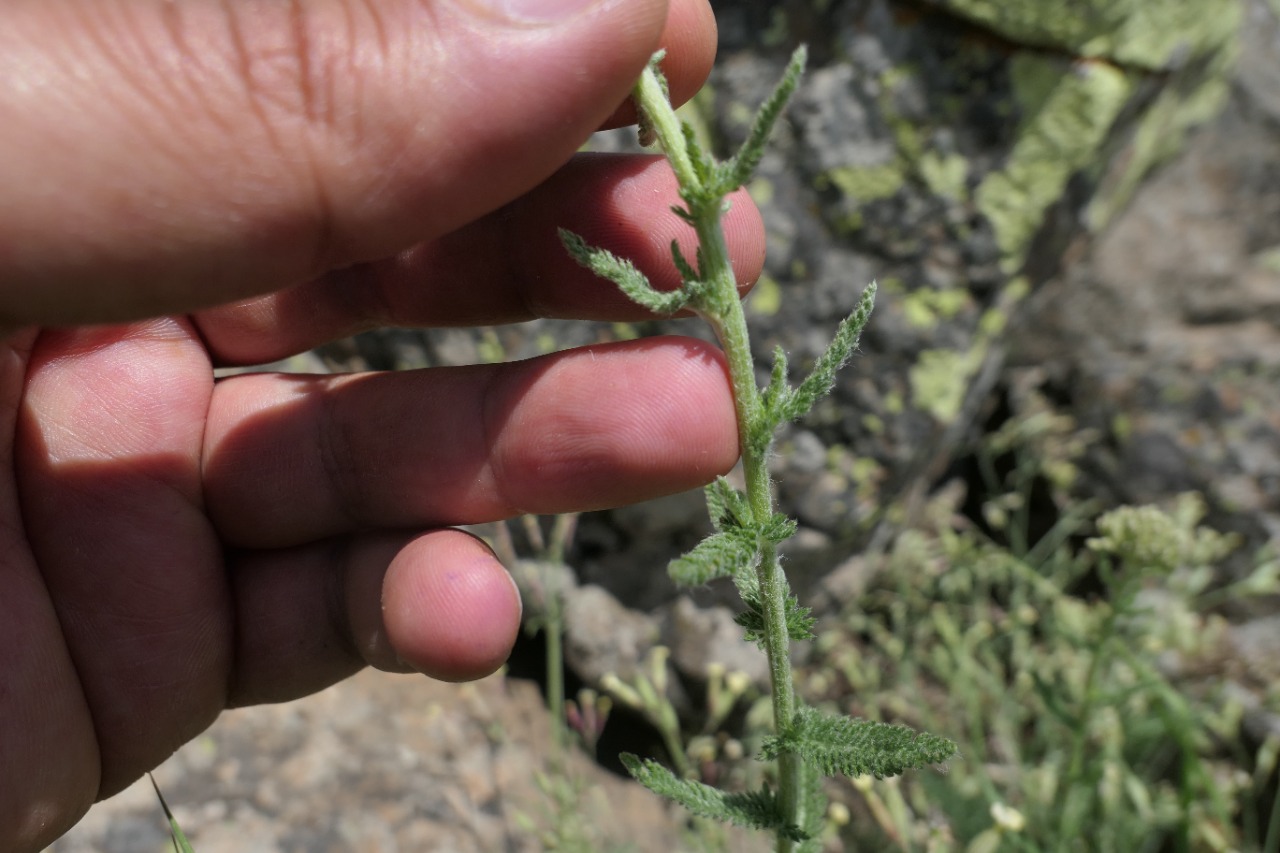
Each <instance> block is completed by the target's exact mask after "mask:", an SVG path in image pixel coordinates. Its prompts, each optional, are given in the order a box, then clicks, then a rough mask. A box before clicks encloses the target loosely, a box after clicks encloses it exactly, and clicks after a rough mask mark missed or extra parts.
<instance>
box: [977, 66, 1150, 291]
mask: <svg viewBox="0 0 1280 853" xmlns="http://www.w3.org/2000/svg"><path fill="white" fill-rule="evenodd" d="M1011 72H1012V75H1013V80H1014V92H1015V97H1016V98H1017V100H1018V103H1019V106H1020V108H1021V110H1022V116H1023V119H1022V122H1021V126H1020V127H1019V129H1018V133H1017V141H1016V142H1015V143H1014V146H1013V148H1012V150H1011V151H1010V152H1009V157H1008V160H1007V161H1006V163H1005V165H1004V168H1002V169H1000V170H999V171H996V172H992V173H991V174H989V175H987V177H986V178H984V179H983V181H982V183H981V184H980V185H979V186H978V189H977V192H976V193H975V201H976V203H977V206H978V209H979V210H981V211H982V213H983V214H984V215H985V216H986V217H987V219H988V221H990V222H991V225H992V228H993V229H994V230H995V235H996V242H997V244H998V245H999V247H1000V249H1001V253H1002V255H1003V258H1002V265H1003V266H1004V268H1005V269H1006V270H1007V271H1010V272H1012V271H1013V270H1016V269H1017V268H1018V267H1020V266H1021V265H1022V261H1023V259H1024V258H1025V256H1026V251H1027V248H1028V246H1029V244H1030V242H1031V239H1032V237H1034V236H1035V234H1036V232H1037V231H1038V230H1039V228H1040V224H1041V223H1042V221H1043V219H1044V213H1045V210H1046V209H1047V208H1048V207H1049V205H1050V204H1052V203H1053V202H1055V201H1057V200H1058V199H1059V198H1060V197H1061V195H1062V192H1063V190H1064V189H1065V188H1066V186H1067V181H1068V180H1070V178H1071V176H1072V175H1074V174H1075V173H1076V172H1078V171H1080V170H1081V169H1083V168H1085V167H1086V166H1088V165H1089V164H1091V163H1092V162H1094V160H1095V156H1096V154H1097V152H1098V149H1099V148H1100V146H1101V144H1102V142H1103V141H1104V140H1105V139H1106V137H1107V133H1108V131H1110V129H1111V127H1112V124H1113V123H1114V121H1115V118H1116V115H1117V114H1118V113H1119V112H1120V109H1121V108H1122V107H1123V106H1124V104H1125V101H1126V99H1127V98H1128V95H1129V92H1130V89H1131V83H1130V81H1129V79H1128V78H1127V76H1126V75H1125V73H1124V72H1122V71H1121V70H1120V69H1118V68H1115V67H1113V66H1110V65H1106V64H1105V63H1098V62H1091V63H1074V64H1068V63H1064V62H1062V61H1061V60H1059V59H1056V58H1052V57H1045V56H1041V55H1038V54H1031V53H1022V54H1018V55H1017V56H1015V57H1014V58H1013V60H1012V61H1011Z"/></svg>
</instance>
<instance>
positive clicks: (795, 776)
mask: <svg viewBox="0 0 1280 853" xmlns="http://www.w3.org/2000/svg"><path fill="white" fill-rule="evenodd" d="M634 95H635V98H636V101H637V102H638V104H639V106H640V109H641V110H642V111H643V112H644V114H645V116H646V117H647V119H648V121H649V123H650V127H651V129H652V131H653V133H654V135H655V136H656V137H657V139H658V142H659V143H660V144H661V146H662V149H663V151H664V152H665V153H666V156H667V159H668V160H669V161H670V162H671V165H672V169H673V171H674V172H675V173H676V178H677V180H678V181H679V183H680V187H681V189H682V190H683V192H682V196H683V197H684V199H685V202H686V204H687V205H688V212H689V214H690V215H691V217H692V221H693V225H694V230H695V231H696V232H697V235H698V240H699V244H700V246H701V263H700V269H699V274H700V275H701V277H702V280H703V282H704V283H705V285H706V287H705V290H702V292H701V293H700V298H699V299H698V300H696V301H695V302H694V303H693V308H694V309H695V310H696V311H697V312H698V313H699V314H700V315H701V316H702V317H703V318H704V319H705V320H706V321H707V322H708V323H709V324H710V325H711V326H712V328H713V329H714V330H715V332H716V336H717V337H718V338H719V339H720V344H721V346H722V347H723V349H724V352H725V356H726V358H727V360H728V362H729V377H730V382H731V384H732V387H733V398H734V405H735V407H736V409H737V417H738V442H739V447H740V449H741V453H742V467H743V472H744V475H745V478H746V495H747V501H748V505H749V506H750V508H751V513H752V516H753V520H754V521H756V522H759V523H763V522H765V521H767V520H768V519H769V518H771V517H772V516H773V512H774V507H773V492H772V489H771V487H770V483H769V472H768V468H767V466H766V460H767V457H768V452H769V446H770V442H768V441H762V440H760V439H759V438H758V436H760V435H762V434H765V433H769V432H771V430H769V428H768V427H767V426H766V425H765V424H763V423H762V421H763V420H764V417H765V416H764V405H763V403H762V401H761V399H760V389H759V387H758V386H757V385H756V379H755V364H754V362H753V361H752V357H751V342H750V338H749V336H748V333H747V320H746V315H745V314H744V312H743V309H742V302H741V300H740V298H739V296H738V287H737V281H736V279H735V278H734V274H733V268H732V266H731V265H730V263H729V253H728V248H727V244H726V243H725V238H724V231H723V229H722V227H721V225H720V216H721V213H722V202H721V200H720V199H718V198H714V199H709V198H706V196H705V194H703V193H700V192H699V191H701V190H703V189H704V188H703V186H702V183H701V181H700V180H699V177H698V174H697V172H696V170H695V169H694V168H693V165H692V161H691V159H690V156H689V152H688V148H687V146H686V144H685V138H684V134H683V132H682V131H681V128H680V122H679V120H678V119H677V117H676V115H675V111H674V110H673V109H672V108H671V105H670V103H668V101H667V96H666V93H665V92H664V91H663V88H662V86H661V84H660V83H659V82H658V79H657V77H656V75H655V74H654V72H653V70H652V68H647V69H645V72H644V74H643V75H642V76H641V78H640V81H639V82H638V83H637V84H636V87H635V92H634ZM700 196H701V197H700ZM757 578H758V581H759V584H760V596H761V601H762V604H763V611H764V621H765V651H766V654H767V656H768V659H769V681H770V688H771V699H772V702H773V717H774V727H775V730H781V729H782V728H783V727H785V726H788V725H790V724H791V721H792V720H793V719H795V716H796V695H795V686H794V683H793V680H792V675H791V638H790V636H789V635H788V633H787V620H786V609H785V608H786V599H787V583H786V578H785V577H784V575H783V573H782V567H781V565H780V563H779V561H778V552H777V547H776V546H775V545H774V543H772V542H763V543H762V548H761V559H760V564H759V567H758V568H757ZM802 774H803V768H802V766H801V762H800V758H799V756H798V755H796V754H795V753H794V752H789V751H784V752H782V753H781V754H780V755H779V756H778V795H779V798H780V801H781V804H782V813H783V815H784V816H785V817H786V818H787V820H789V821H790V822H791V823H792V824H793V825H795V826H803V825H804V824H803V822H802V818H803V815H801V814H800V806H801V796H800V793H801V788H802V785H801V779H802ZM794 849H795V844H794V842H792V841H790V840H787V839H785V838H783V837H781V836H779V837H778V841H777V850H778V851H779V853H790V851H792V850H794Z"/></svg>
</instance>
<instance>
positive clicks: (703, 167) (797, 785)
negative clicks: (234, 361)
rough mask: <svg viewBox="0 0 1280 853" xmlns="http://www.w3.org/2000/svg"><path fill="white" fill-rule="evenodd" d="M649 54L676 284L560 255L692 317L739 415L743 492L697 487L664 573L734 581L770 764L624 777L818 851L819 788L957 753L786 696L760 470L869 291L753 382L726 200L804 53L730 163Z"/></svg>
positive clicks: (813, 396) (782, 636) (634, 295)
mask: <svg viewBox="0 0 1280 853" xmlns="http://www.w3.org/2000/svg"><path fill="white" fill-rule="evenodd" d="M660 60H661V54H658V55H656V56H655V57H654V58H653V60H652V61H651V62H650V63H649V66H648V68H647V69H646V70H645V72H644V74H643V75H642V76H641V78H640V80H639V82H638V83H637V84H636V86H635V89H634V92H633V96H634V99H635V101H636V104H637V106H638V108H639V112H640V126H641V139H642V141H646V142H652V141H656V142H657V143H658V144H659V145H660V146H661V148H662V151H663V152H664V154H665V155H666V157H667V160H668V161H669V162H670V164H671V167H672V169H673V170H674V172H675V175H676V179H677V181H678V183H679V188H680V198H681V201H682V202H683V206H678V207H675V208H673V211H674V212H675V215H676V216H679V217H680V218H681V219H683V220H684V221H685V222H687V223H689V225H690V226H692V227H693V229H694V231H695V232H696V234H697V237H698V243H699V245H698V249H697V253H696V255H695V257H694V258H693V259H689V258H687V257H685V255H684V254H682V252H681V251H680V249H679V247H678V246H677V245H676V244H675V243H674V242H673V243H672V246H671V254H672V259H673V262H674V263H675V266H676V269H677V270H678V271H679V273H680V277H681V279H682V284H681V286H680V287H679V288H677V289H675V290H672V291H659V290H656V289H654V288H653V287H652V286H651V285H650V284H649V281H648V279H646V277H645V276H644V274H643V273H641V272H640V271H639V270H638V269H636V267H635V266H634V265H633V264H632V263H630V262H629V261H627V260H626V259H623V258H619V257H617V256H616V255H613V254H612V253H610V252H608V251H606V250H604V249H599V248H594V247H591V246H588V245H587V244H586V242H585V241H584V240H583V239H582V238H581V237H579V236H578V235H576V234H573V233H570V232H568V231H563V230H562V231H561V232H560V236H561V239H562V240H563V241H564V244H565V247H566V248H567V249H568V251H569V253H570V254H571V255H572V256H573V257H574V258H575V259H576V260H577V261H578V262H579V263H581V264H582V265H583V266H585V267H587V268H588V269H590V270H592V271H593V272H595V273H596V274H597V275H600V276H602V277H603V278H606V279H609V280H610V281H612V282H614V283H616V284H617V286H618V287H619V288H620V289H621V290H622V291H623V292H624V293H625V294H626V295H627V296H628V297H630V298H631V299H632V300H634V301H635V302H636V303H638V304H640V305H642V306H643V307H645V308H648V309H649V310H651V311H653V312H654V313H657V314H664V315H670V314H674V313H676V312H678V311H681V310H685V309H687V310H691V311H693V312H694V313H696V314H697V315H698V316H700V317H702V318H703V319H704V320H705V321H706V322H707V323H709V324H710V325H711V327H712V328H713V329H714V331H715V333H716V336H717V337H718V338H719V340H720V343H721V346H723V348H724V351H725V354H726V357H727V360H728V363H729V372H730V378H731V382H732V385H733V394H734V402H735V405H736V407H737V417H738V437H739V444H740V447H741V452H742V467H743V474H744V478H745V483H746V489H745V491H744V490H739V489H737V488H736V487H734V486H733V485H732V484H731V483H730V482H729V481H728V480H726V479H725V478H723V477H722V478H719V479H717V480H716V481H715V482H714V483H712V484H711V485H710V486H708V487H707V489H706V497H707V509H708V511H709V513H710V516H711V523H712V526H713V528H714V529H713V532H712V533H711V535H709V536H708V537H707V538H706V539H704V540H703V541H702V542H701V543H700V544H699V545H697V546H696V547H695V548H694V549H693V550H692V551H690V552H689V553H687V554H685V555H684V556H683V557H680V558H679V559H677V560H674V561H673V562H672V563H671V565H670V567H669V571H670V574H671V576H672V578H673V579H674V580H675V581H676V582H677V583H678V584H681V585H685V586H699V585H702V584H705V583H707V582H709V581H711V580H714V579H716V578H722V577H728V578H732V580H733V582H734V584H735V585H736V586H737V589H738V592H739V594H740V596H741V598H742V602H743V604H744V607H745V609H744V610H743V612H742V613H741V614H740V615H739V616H738V617H737V621H738V623H739V624H740V625H742V626H743V628H744V629H745V632H746V637H747V639H748V640H749V641H753V642H755V643H757V644H758V645H759V646H760V647H761V648H762V649H763V650H764V652H765V654H766V655H767V656H768V659H769V672H770V688H771V699H772V705H773V719H774V733H773V734H772V736H770V737H768V738H767V739H766V741H765V744H764V748H763V750H762V753H761V755H760V756H759V758H760V759H761V760H763V761H776V763H777V765H776V773H775V774H774V776H775V778H776V787H769V786H766V787H762V788H760V789H759V790H755V791H748V792H741V793H727V792H725V791H721V790H719V789H717V788H714V787H711V786H709V785H705V784H703V783H701V782H699V781H697V780H694V779H689V778H682V777H680V776H678V775H676V774H675V773H673V772H671V771H670V770H668V769H667V768H665V767H663V766H662V765H661V764H659V763H657V762H655V761H651V760H641V759H639V758H637V757H636V756H634V755H624V756H623V761H624V763H625V764H626V766H627V769H628V770H629V771H630V772H631V774H632V775H633V776H634V777H635V778H636V779H637V780H639V781H640V782H641V783H642V784H644V785H645V786H646V787H648V788H650V789H651V790H653V791H655V792H657V793H659V794H662V795H663V796H666V797H669V798H670V799H672V800H675V801H676V802H678V803H680V804H681V805H683V806H684V807H685V808H687V809H688V810H689V811H691V812H693V813H694V814H696V815H699V816H702V817H709V818H715V819H718V820H722V821H727V822H730V823H734V824H738V825H740V826H746V827H751V828H757V829H761V830H765V831H768V832H771V833H773V834H774V836H775V837H776V839H777V848H776V849H777V850H778V851H785V852H786V853H789V852H790V851H816V850H819V849H820V848H821V839H820V837H819V836H820V832H821V829H822V825H823V819H824V815H825V812H826V801H825V797H824V795H823V791H822V777H824V776H834V775H845V776H862V775H873V776H876V777H886V776H894V775H897V774H899V773H902V772H903V771H905V770H908V769H918V768H921V767H925V766H927V765H933V764H939V763H941V762H944V761H946V760H947V759H949V758H951V757H952V756H953V755H954V754H955V751H956V747H955V744H953V743H952V742H950V741H948V740H945V739H943V738H940V737H935V736H933V735H930V734H923V733H918V732H915V731H913V730H911V729H908V728H906V727H904V726H896V725H888V724H885V723H879V722H871V721H868V720H859V719H853V718H851V717H843V716H833V715H829V714H825V713H822V712H820V711H818V710H817V709H814V708H811V707H806V706H805V705H804V704H803V703H802V702H801V701H800V700H799V698H798V697H797V696H796V691H795V688H794V685H793V682H792V674H791V657H790V650H791V643H792V642H793V641H799V640H809V639H812V638H813V630H812V629H813V625H814V619H813V617H812V615H811V614H810V612H809V610H808V609H807V608H805V607H804V606H802V605H801V604H800V602H799V601H798V600H797V599H796V597H795V596H794V595H793V594H792V593H791V591H790V587H789V585H788V583H787V578H786V575H785V574H784V573H783V571H782V566H781V562H780V560H779V555H778V546H779V544H780V543H782V542H784V541H785V540H787V539H788V538H790V537H791V536H792V535H793V534H794V533H795V531H796V522H795V521H793V520H792V519H790V518H787V517H786V516H784V515H782V514H780V513H778V512H777V511H776V510H775V508H774V504H773V493H772V490H771V488H770V482H769V475H768V470H767V468H766V460H767V459H768V456H769V453H770V451H771V449H772V446H773V442H774V436H775V434H776V432H777V431H778V429H779V428H780V427H781V426H782V425H784V424H786V423H788V422H790V421H793V420H796V419H798V418H801V417H803V416H804V415H806V414H807V413H808V412H809V410H810V409H812V408H813V405H814V403H816V402H817V401H818V400H819V399H820V398H821V397H823V396H825V395H826V394H827V393H829V392H830V391H831V388H832V386H833V384H834V382H835V374H836V371H837V370H839V368H840V367H841V366H842V365H843V364H844V363H845V362H846V361H847V360H848V359H849V357H850V356H851V355H852V353H853V352H854V350H855V348H856V347H857V345H858V338H859V337H860V335H861V333H862V329H863V327H864V326H865V325H866V323H867V320H868V319H869V318H870V316H871V309H872V305H873V303H874V300H875V292H876V288H875V284H874V283H872V284H871V285H870V286H868V287H867V288H866V289H865V290H864V291H863V293H862V296H861V298H860V299H859V300H858V303H857V305H856V307H855V308H854V310H853V312H852V313H851V314H850V315H849V316H848V317H847V318H846V319H845V320H844V322H842V323H841V324H840V327H839V329H838V330H837V331H836V334H835V337H834V338H833V339H832V341H831V343H830V344H829V345H828V347H827V349H826V351H825V352H824V353H823V354H822V355H821V356H820V357H819V358H818V360H817V362H816V363H815V364H814V366H813V369H812V371H811V372H810V373H809V375H808V376H807V377H806V378H805V379H804V380H803V381H801V382H800V383H799V384H798V385H792V384H791V383H790V381H789V379H788V369H787V359H786V356H785V354H784V353H783V351H782V349H781V348H778V349H777V350H775V352H774V356H773V365H772V371H771V378H770V380H769V383H768V385H767V386H766V387H765V388H760V387H758V386H757V385H756V380H755V365H754V363H753V361H752V356H751V346H750V342H749V339H748V335H747V323H746V317H745V315H744V313H743V309H742V303H741V302H740V300H739V298H738V290H737V286H736V282H735V280H734V275H733V270H732V269H731V268H730V265H729V255H728V250H727V247H726V244H725V238H724V233H723V230H722V228H721V216H722V215H723V213H724V212H725V210H726V209H727V202H726V196H728V194H729V193H731V192H733V191H735V190H737V189H738V188H739V187H741V186H743V185H744V184H745V183H747V181H748V180H749V179H750V178H751V175H752V173H753V172H754V170H755V168H756V166H757V165H758V164H759V162H760V158H761V156H762V155H763V153H764V148H765V144H766V142H767V141H768V137H769V135H770V132H771V131H772V129H773V126H774V123H775V122H776V121H777V119H778V117H779V116H780V115H781V113H782V110H783V108H784V107H785V105H786V102H787V100H788V99H789V98H790V96H791V94H792V92H794V91H795V88H796V85H797V84H798V83H799V80H800V75H801V72H802V71H803V68H804V63H805V53H804V49H803V48H801V49H800V50H797V51H796V53H795V54H794V55H793V56H792V59H791V62H790V64H789V65H788V66H787V70H786V73H785V74H784V76H783V78H782V81H781V83H779V84H778V87H777V88H776V89H775V90H774V92H773V94H772V95H770V97H769V98H768V99H767V100H766V101H765V102H764V104H763V105H762V106H761V107H760V109H759V111H758V112H757V114H756V116H755V120H754V122H753V124H752V126H751V129H750V131H749V133H748V134H747V137H746V140H745V141H744V142H743V144H742V146H741V148H740V149H739V150H738V152H737V153H736V154H734V155H733V156H732V157H730V158H729V159H728V160H726V161H724V162H718V161H716V160H715V159H714V158H713V157H711V156H710V155H709V154H708V153H707V152H705V151H703V150H702V147H701V146H700V145H699V143H698V141H697V138H696V137H695V135H694V132H693V129H692V127H690V126H689V125H688V124H687V123H684V122H682V121H680V120H679V118H678V117H677V116H676V114H675V112H674V110H673V109H672V108H671V105H670V103H669V99H668V96H667V88H666V82H665V80H664V78H663V77H662V73H661V71H660V70H659V61H660Z"/></svg>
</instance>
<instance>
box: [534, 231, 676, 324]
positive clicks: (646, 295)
mask: <svg viewBox="0 0 1280 853" xmlns="http://www.w3.org/2000/svg"><path fill="white" fill-rule="evenodd" d="M558 233H559V234H560V242H562V243H563V244H564V247H565V249H566V250H567V251H568V252H569V254H570V255H571V256H572V257H573V259H574V260H575V261H577V262H578V263H579V264H581V265H582V266H584V267H586V268H587V269H589V270H591V271H592V272H593V273H595V274H596V275H598V276H600V277H601V278H605V279H608V280H609V281H611V282H613V283H614V284H616V285H618V288H619V289H620V290H621V291H622V292H623V293H625V294H626V295H627V296H628V297H630V298H631V300H632V301H634V302H636V303H637V304H639V305H642V306H644V307H645V308H648V309H649V310H650V311H652V312H654V313H655V314H674V313H676V312H677V311H679V310H680V309H681V308H683V307H684V306H685V305H686V304H687V303H688V301H689V294H688V293H687V292H686V291H684V290H672V291H665V292H664V291H661V290H654V288H653V285H651V284H649V279H648V278H646V277H645V274H644V273H642V272H640V270H638V269H636V267H635V264H633V263H631V261H628V260H625V259H623V258H619V257H618V256H617V255H615V254H613V253H612V252H610V251H608V250H606V249H600V248H596V247H593V246H589V245H587V242H586V241H585V240H583V239H582V238H581V237H580V236H578V235H577V234H574V233H573V232H572V231H568V230H566V229H564V228H561V229H559V232H558Z"/></svg>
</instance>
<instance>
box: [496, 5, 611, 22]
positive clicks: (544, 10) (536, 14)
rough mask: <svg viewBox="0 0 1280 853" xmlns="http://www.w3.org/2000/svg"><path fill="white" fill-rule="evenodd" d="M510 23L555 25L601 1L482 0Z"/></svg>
mask: <svg viewBox="0 0 1280 853" xmlns="http://www.w3.org/2000/svg"><path fill="white" fill-rule="evenodd" d="M480 2H482V3H484V5H486V6H488V7H489V8H490V9H492V10H493V11H494V12H495V13H496V14H498V15H501V16H502V17H503V18H506V19H507V20H509V21H512V22H514V23H518V24H554V23H558V22H560V21H564V20H566V19H568V18H572V17H575V16H577V15H579V14H581V13H582V12H584V11H585V10H587V9H588V8H590V7H592V6H594V5H596V3H597V2H599V0H480Z"/></svg>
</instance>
